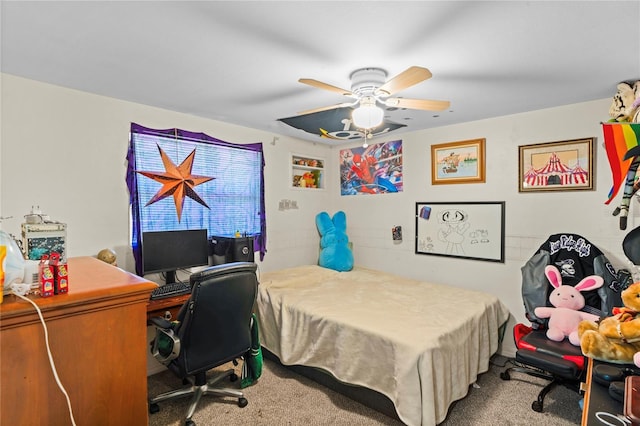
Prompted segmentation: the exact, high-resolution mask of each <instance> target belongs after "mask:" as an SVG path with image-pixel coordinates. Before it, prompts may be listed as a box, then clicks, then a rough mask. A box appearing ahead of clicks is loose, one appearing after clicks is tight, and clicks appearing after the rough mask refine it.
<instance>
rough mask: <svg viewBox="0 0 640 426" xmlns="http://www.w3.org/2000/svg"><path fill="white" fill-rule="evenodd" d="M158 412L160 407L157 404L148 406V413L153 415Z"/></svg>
mask: <svg viewBox="0 0 640 426" xmlns="http://www.w3.org/2000/svg"><path fill="white" fill-rule="evenodd" d="M158 411H160V406H159V405H158V404H149V413H151V414H155V413H157V412H158Z"/></svg>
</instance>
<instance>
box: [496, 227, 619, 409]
mask: <svg viewBox="0 0 640 426" xmlns="http://www.w3.org/2000/svg"><path fill="white" fill-rule="evenodd" d="M547 265H554V266H556V267H557V268H558V269H559V270H560V273H561V275H562V284H563V285H571V286H575V285H577V284H578V283H579V282H580V281H581V280H582V279H583V278H584V277H586V276H589V275H599V276H601V277H602V278H603V279H604V284H603V285H602V287H600V288H599V289H596V290H591V291H585V292H583V293H582V295H583V296H584V298H585V307H584V308H583V310H584V311H586V312H589V313H592V314H595V315H598V316H599V317H601V318H602V317H605V316H610V315H611V311H612V309H613V308H614V307H616V306H622V301H621V299H620V292H621V290H622V289H621V288H620V287H621V285H620V282H619V280H618V277H617V273H616V271H615V269H614V268H613V266H612V265H611V263H610V262H609V260H608V259H607V258H606V257H605V255H604V254H603V253H602V251H600V249H598V248H597V247H596V246H595V245H593V244H592V243H590V242H589V241H588V240H587V239H586V238H584V237H581V236H580V235H577V234H570V233H565V234H554V235H551V236H550V237H549V238H548V239H547V240H546V241H545V242H544V243H543V244H542V245H541V246H540V248H539V249H538V250H537V251H536V253H535V254H534V255H533V256H532V257H531V259H529V261H527V263H526V264H525V265H524V266H523V267H522V298H523V302H524V307H525V315H526V317H527V319H528V320H529V321H530V323H531V324H530V325H525V324H516V325H515V326H514V327H513V337H514V340H515V344H516V357H515V363H516V365H517V366H516V367H510V368H507V369H506V370H505V371H503V372H502V373H501V375H500V377H501V378H502V379H503V380H509V379H510V373H511V372H520V373H526V374H529V375H531V376H535V377H540V378H544V379H547V380H549V381H550V382H549V384H547V385H546V386H545V387H544V388H543V389H542V390H541V391H540V393H539V394H538V398H537V400H536V401H534V402H533V403H532V404H531V408H532V409H533V410H534V411H538V412H542V409H543V404H544V397H545V395H546V394H547V393H548V392H549V391H550V390H551V389H553V387H555V386H556V385H558V384H562V385H564V386H566V387H568V388H570V389H575V390H578V389H579V385H580V382H582V380H583V378H584V374H585V371H586V368H585V363H586V359H585V357H584V355H583V354H582V351H581V350H580V347H578V346H574V345H572V344H571V343H569V341H568V340H567V339H565V340H563V341H561V342H556V341H553V340H549V339H548V338H547V336H546V328H547V323H548V319H547V318H544V319H543V318H538V317H537V316H536V315H535V313H534V310H535V308H537V307H539V306H551V304H550V303H549V294H550V292H551V291H552V290H553V287H552V286H551V284H550V283H549V281H548V280H547V277H546V276H545V273H544V268H545V267H546V266H547Z"/></svg>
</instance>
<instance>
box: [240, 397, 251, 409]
mask: <svg viewBox="0 0 640 426" xmlns="http://www.w3.org/2000/svg"><path fill="white" fill-rule="evenodd" d="M247 404H249V401H247V398H238V407H240V408H244V407H246V406H247Z"/></svg>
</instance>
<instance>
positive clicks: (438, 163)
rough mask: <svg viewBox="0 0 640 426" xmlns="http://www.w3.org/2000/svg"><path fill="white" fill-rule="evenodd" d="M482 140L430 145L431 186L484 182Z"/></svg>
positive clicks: (483, 141) (483, 143)
mask: <svg viewBox="0 0 640 426" xmlns="http://www.w3.org/2000/svg"><path fill="white" fill-rule="evenodd" d="M484 145H485V140H484V139H472V140H468V141H461V142H449V143H441V144H435V145H431V184H432V185H441V184H450V183H480V182H484V181H485V154H484Z"/></svg>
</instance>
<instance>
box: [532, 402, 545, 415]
mask: <svg viewBox="0 0 640 426" xmlns="http://www.w3.org/2000/svg"><path fill="white" fill-rule="evenodd" d="M531 409H532V410H533V411H535V412H537V413H542V403H541V402H540V401H533V402H532V403H531Z"/></svg>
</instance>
